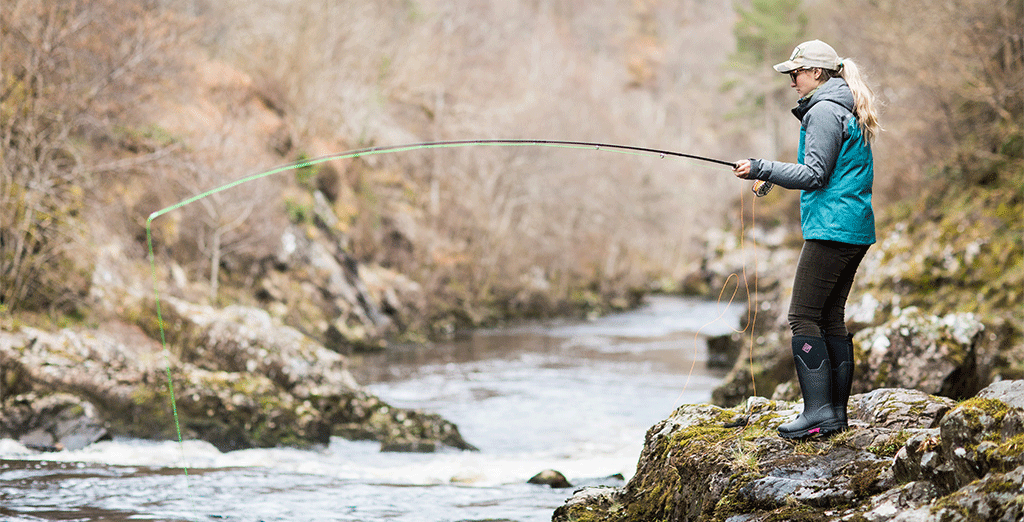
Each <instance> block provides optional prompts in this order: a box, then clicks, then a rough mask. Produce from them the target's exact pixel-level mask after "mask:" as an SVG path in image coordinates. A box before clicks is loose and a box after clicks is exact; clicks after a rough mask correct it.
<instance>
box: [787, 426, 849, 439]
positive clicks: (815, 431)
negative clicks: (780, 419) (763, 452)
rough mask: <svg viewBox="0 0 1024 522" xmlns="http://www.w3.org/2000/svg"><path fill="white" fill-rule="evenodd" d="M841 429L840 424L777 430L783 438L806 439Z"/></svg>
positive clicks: (827, 434)
mask: <svg viewBox="0 0 1024 522" xmlns="http://www.w3.org/2000/svg"><path fill="white" fill-rule="evenodd" d="M842 431H845V430H843V428H842V427H841V426H815V427H813V428H806V429H802V430H797V431H782V430H778V432H779V436H780V437H782V438H784V439H791V440H792V439H807V438H817V437H827V436H831V435H835V434H836V433H840V432H842Z"/></svg>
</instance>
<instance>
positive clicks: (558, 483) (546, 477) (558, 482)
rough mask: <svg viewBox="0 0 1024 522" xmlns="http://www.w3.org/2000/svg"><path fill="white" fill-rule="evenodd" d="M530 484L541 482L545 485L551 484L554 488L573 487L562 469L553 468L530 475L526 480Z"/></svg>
mask: <svg viewBox="0 0 1024 522" xmlns="http://www.w3.org/2000/svg"><path fill="white" fill-rule="evenodd" d="M526 482H527V483H528V484H541V485H545V486H551V487H552V488H571V487H572V484H570V483H569V479H567V478H565V475H563V474H562V473H561V472H560V471H555V470H553V469H546V470H544V471H541V472H540V473H538V474H536V475H534V476H532V477H530V480H527V481H526Z"/></svg>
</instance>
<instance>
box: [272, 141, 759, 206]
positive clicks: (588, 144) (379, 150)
mask: <svg viewBox="0 0 1024 522" xmlns="http://www.w3.org/2000/svg"><path fill="white" fill-rule="evenodd" d="M477 145H483V146H486V145H494V146H516V145H519V146H526V145H535V146H543V147H559V148H571V149H593V150H602V149H604V150H610V151H616V152H622V153H630V154H638V155H646V156H658V157H660V158H662V159H664V158H665V157H666V156H670V157H676V158H686V159H692V160H698V161H704V162H708V163H715V164H717V165H724V166H727V167H730V168H736V163H734V162H732V161H725V160H720V159H716V158H710V157H707V156H700V155H697V154H689V153H684V152H677V151H673V150H663V149H655V148H650V147H638V146H634V145H616V144H612V143H599V142H592V141H567V140H535V139H477V140H444V141H427V142H422V143H409V144H405V145H390V146H383V147H367V148H363V149H357V150H351V151H347V152H342V153H338V154H331V155H327V156H323V157H320V158H315V159H312V160H305V161H299V162H296V163H294V164H292V165H290V166H286V167H283V168H302V167H306V166H311V165H315V164H317V163H321V162H324V161H331V160H334V159H343V158H357V157H360V156H371V155H374V154H385V153H391V152H402V151H410V150H419V149H439V148H452V147H469V146H477ZM773 186H774V184H772V183H771V182H768V181H763V180H756V181H754V184H753V186H752V187H751V190H752V191H753V192H754V194H755V195H757V197H762V196H765V195H767V194H768V192H770V191H771V190H772V187H773Z"/></svg>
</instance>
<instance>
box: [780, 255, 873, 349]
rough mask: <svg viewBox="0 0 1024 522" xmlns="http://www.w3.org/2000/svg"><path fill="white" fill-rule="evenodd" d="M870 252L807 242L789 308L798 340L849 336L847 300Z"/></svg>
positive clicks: (790, 324)
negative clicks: (865, 256)
mask: <svg viewBox="0 0 1024 522" xmlns="http://www.w3.org/2000/svg"><path fill="white" fill-rule="evenodd" d="M867 251H868V245H850V244H847V243H839V242H837V241H820V240H814V239H811V240H807V241H804V248H803V250H801V251H800V261H799V262H798V263H797V265H796V279H795V281H794V282H793V299H792V301H790V304H789V327H790V328H791V329H792V330H793V335H794V336H797V335H803V336H808V337H825V336H846V334H847V331H846V298H847V297H848V296H849V295H850V287H851V286H853V277H854V275H856V274H857V267H858V266H860V262H861V260H862V259H864V254H865V253H866V252H867Z"/></svg>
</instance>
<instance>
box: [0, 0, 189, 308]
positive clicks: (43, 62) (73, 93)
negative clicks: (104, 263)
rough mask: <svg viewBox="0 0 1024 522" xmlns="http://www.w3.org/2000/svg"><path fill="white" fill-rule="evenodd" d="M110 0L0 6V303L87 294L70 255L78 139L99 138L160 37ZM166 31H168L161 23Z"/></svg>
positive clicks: (79, 191)
mask: <svg viewBox="0 0 1024 522" xmlns="http://www.w3.org/2000/svg"><path fill="white" fill-rule="evenodd" d="M147 16H148V14H147V13H146V12H145V11H144V10H143V9H142V8H141V7H139V6H136V5H134V4H122V3H121V2H115V1H114V0H97V1H91V2H89V1H74V0H65V1H57V2H48V1H42V0H16V1H14V2H13V3H11V2H8V3H7V4H5V6H4V8H3V9H0V41H2V42H3V45H0V155H2V164H0V305H2V306H5V307H8V308H11V309H16V308H22V307H26V308H46V307H59V308H67V307H73V306H75V304H76V303H75V302H76V300H77V299H78V298H79V297H80V295H81V294H82V293H83V292H84V290H85V288H87V287H88V268H87V265H88V261H87V260H85V259H83V258H82V257H83V256H79V255H76V254H75V253H74V249H75V247H76V245H77V244H78V243H79V241H80V240H81V238H82V236H84V235H85V231H84V227H83V226H82V225H81V223H80V220H81V218H82V216H81V212H82V210H83V205H84V197H85V191H86V190H87V188H88V187H89V183H90V175H89V174H90V169H89V168H88V166H87V162H86V161H84V158H83V154H84V152H85V151H86V150H87V148H86V147H82V146H81V145H80V144H79V143H78V140H82V139H89V138H90V137H94V136H96V135H98V134H104V133H106V132H108V131H109V124H108V123H106V118H105V117H104V115H103V114H102V113H103V111H106V110H112V109H113V108H114V107H115V106H117V105H116V104H117V103H129V102H128V100H130V99H131V98H132V97H134V96H135V94H134V93H133V87H134V85H135V82H136V81H138V79H139V72H140V70H141V71H145V72H147V73H149V72H155V71H156V70H157V69H158V68H157V67H154V63H153V60H154V58H155V57H157V56H159V54H160V53H159V51H160V50H161V49H162V48H163V46H164V45H165V44H166V42H167V41H168V38H169V35H168V32H167V31H165V30H161V29H156V30H153V29H152V28H151V27H150V26H149V24H148V23H147ZM168 27H169V26H168Z"/></svg>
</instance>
